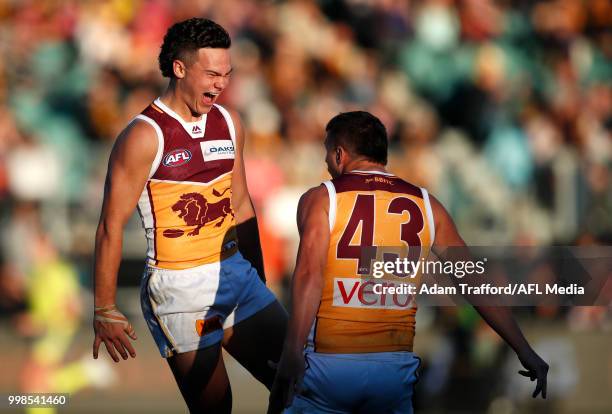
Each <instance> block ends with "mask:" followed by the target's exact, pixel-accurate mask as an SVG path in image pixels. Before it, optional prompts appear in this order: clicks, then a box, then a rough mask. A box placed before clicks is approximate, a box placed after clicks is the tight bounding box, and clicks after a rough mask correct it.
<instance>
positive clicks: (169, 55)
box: [159, 17, 232, 78]
mask: <svg viewBox="0 0 612 414" xmlns="http://www.w3.org/2000/svg"><path fill="white" fill-rule="evenodd" d="M231 44H232V41H231V39H230V37H229V34H228V33H227V31H226V30H225V29H224V28H223V27H221V26H220V25H218V24H217V23H215V22H213V21H212V20H209V19H202V18H198V17H193V18H191V19H188V20H184V21H182V22H178V23H175V24H174V25H172V27H170V28H169V29H168V31H167V32H166V35H165V36H164V42H163V43H162V46H161V51H160V52H159V68H160V69H161V73H162V75H163V76H165V77H167V78H173V77H174V71H173V70H172V62H174V60H176V59H181V60H183V61H186V60H188V59H189V58H190V56H189V55H190V54H192V53H193V52H196V51H197V50H198V49H201V48H203V47H210V48H220V49H228V48H229V47H230V46H231Z"/></svg>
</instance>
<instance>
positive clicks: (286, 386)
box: [268, 186, 330, 413]
mask: <svg viewBox="0 0 612 414" xmlns="http://www.w3.org/2000/svg"><path fill="white" fill-rule="evenodd" d="M328 214H329V197H328V195H327V190H326V189H325V187H324V186H319V187H316V188H312V189H310V190H309V191H308V192H306V193H305V194H304V195H303V196H302V197H301V199H300V202H299V204H298V210H297V224H298V232H299V234H300V246H299V249H298V255H297V262H296V266H295V270H294V273H293V279H292V287H291V296H292V305H291V316H290V318H289V325H288V327H287V336H286V339H285V344H284V347H283V353H282V356H281V360H280V362H279V364H278V368H277V374H276V379H275V381H274V386H273V387H272V393H271V394H270V406H269V409H268V413H277V412H281V411H282V410H283V409H284V408H285V407H287V406H288V405H290V404H291V401H292V400H293V395H294V392H295V388H296V386H299V383H300V381H301V378H302V376H303V374H304V357H303V350H304V345H305V343H306V338H307V336H308V332H309V331H310V328H311V326H312V323H313V321H314V319H315V316H316V314H317V310H318V308H319V302H320V299H321V292H322V290H323V271H324V268H325V263H326V260H327V250H328V248H329V237H330V235H329V219H328Z"/></svg>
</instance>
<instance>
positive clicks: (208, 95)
mask: <svg viewBox="0 0 612 414" xmlns="http://www.w3.org/2000/svg"><path fill="white" fill-rule="evenodd" d="M217 96H219V94H218V93H215V92H204V102H205V103H207V104H212V103H213V102H214V101H215V99H217Z"/></svg>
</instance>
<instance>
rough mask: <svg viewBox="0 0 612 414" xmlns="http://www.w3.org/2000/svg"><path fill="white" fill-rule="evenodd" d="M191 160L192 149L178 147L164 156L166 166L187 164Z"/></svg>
mask: <svg viewBox="0 0 612 414" xmlns="http://www.w3.org/2000/svg"><path fill="white" fill-rule="evenodd" d="M190 160H191V151H189V150H186V149H176V150H173V151H171V152H169V153H167V154H166V155H165V156H164V160H163V163H164V165H165V166H166V167H178V166H181V165H184V164H187V163H188V162H189V161H190Z"/></svg>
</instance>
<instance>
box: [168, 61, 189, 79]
mask: <svg viewBox="0 0 612 414" xmlns="http://www.w3.org/2000/svg"><path fill="white" fill-rule="evenodd" d="M186 69H187V67H186V66H185V62H183V61H182V60H178V59H175V60H174V61H173V62H172V71H173V72H174V76H176V77H177V79H183V78H184V77H185V70H186Z"/></svg>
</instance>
